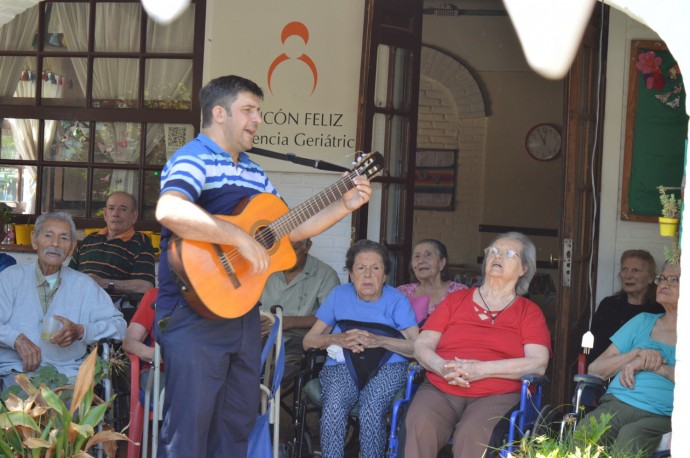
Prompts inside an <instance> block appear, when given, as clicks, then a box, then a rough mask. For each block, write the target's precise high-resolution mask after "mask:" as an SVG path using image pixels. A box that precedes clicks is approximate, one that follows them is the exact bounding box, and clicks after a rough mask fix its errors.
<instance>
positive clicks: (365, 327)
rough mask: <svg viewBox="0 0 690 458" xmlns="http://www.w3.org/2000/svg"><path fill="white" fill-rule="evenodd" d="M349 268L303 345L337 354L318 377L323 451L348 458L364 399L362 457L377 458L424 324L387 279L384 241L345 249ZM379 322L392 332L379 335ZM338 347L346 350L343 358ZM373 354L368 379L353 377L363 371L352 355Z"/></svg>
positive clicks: (328, 457)
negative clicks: (353, 417)
mask: <svg viewBox="0 0 690 458" xmlns="http://www.w3.org/2000/svg"><path fill="white" fill-rule="evenodd" d="M345 267H346V269H347V271H348V273H349V274H350V280H351V281H352V283H348V284H345V285H341V286H337V287H335V288H334V289H333V290H332V291H331V293H330V294H329V295H328V297H327V298H326V300H325V302H324V303H323V304H322V305H321V307H319V310H318V311H317V312H316V318H317V321H316V323H315V324H314V326H313V327H312V328H311V329H310V330H309V332H308V333H307V335H306V336H305V337H304V342H303V345H304V348H305V349H310V348H321V349H324V348H329V347H330V348H329V354H332V355H333V356H335V358H333V357H329V358H328V361H327V362H326V365H325V366H324V367H323V369H322V370H321V373H320V374H319V379H320V381H321V387H322V391H321V399H322V401H323V409H322V412H321V453H322V455H323V457H324V458H338V457H342V456H343V455H344V442H345V432H346V429H347V428H346V425H347V417H348V414H349V412H350V410H351V409H352V407H354V406H355V404H357V403H359V406H360V408H359V424H360V432H359V442H360V448H361V456H362V458H379V457H382V456H384V451H385V444H386V431H387V426H386V420H385V417H386V413H387V412H388V409H389V407H390V405H391V402H392V399H393V396H394V395H395V393H396V392H397V391H398V390H399V389H400V388H402V387H403V386H405V378H406V374H407V365H408V360H407V358H409V357H411V356H412V354H413V350H414V341H415V339H416V338H417V336H418V335H419V328H418V327H417V321H416V320H415V316H414V312H413V311H412V307H411V306H410V302H409V301H408V300H407V298H406V297H405V296H404V295H403V294H402V293H401V292H399V291H397V290H396V289H395V288H393V287H391V286H387V285H386V284H385V283H386V276H387V274H388V272H389V271H390V268H391V261H390V258H389V255H388V250H387V249H386V248H385V247H384V246H383V245H381V244H379V243H376V242H372V241H371V240H360V241H358V242H357V243H355V244H354V245H352V247H350V249H349V250H348V251H347V255H346V261H345ZM353 322H357V323H353ZM348 326H349V327H350V329H348ZM376 326H378V327H379V330H380V329H381V328H382V327H384V326H385V327H386V328H387V329H389V330H390V331H392V332H390V333H387V334H377V330H376V329H375V327H376ZM392 336H395V337H392ZM332 347H337V348H342V350H341V351H340V355H337V352H332V351H331V349H332ZM355 354H356V355H357V357H351V355H355ZM367 354H369V355H372V354H373V355H374V357H372V358H371V359H372V360H373V363H374V364H373V367H369V368H368V369H367V371H366V372H367V373H368V375H369V376H368V377H361V378H360V374H359V373H357V374H356V375H353V371H354V372H358V371H357V370H355V369H354V368H353V367H352V366H353V365H354V366H357V364H355V363H353V360H355V359H356V360H357V361H362V359H364V358H366V355H367ZM341 356H342V357H341ZM346 360H349V362H348V363H346ZM360 369H361V367H360ZM370 369H373V371H372V370H370Z"/></svg>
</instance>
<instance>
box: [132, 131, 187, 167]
mask: <svg viewBox="0 0 690 458" xmlns="http://www.w3.org/2000/svg"><path fill="white" fill-rule="evenodd" d="M193 138H194V126H192V125H191V124H170V123H166V124H147V126H146V158H145V161H144V163H145V164H148V165H165V162H166V161H167V160H168V159H169V158H170V156H172V155H173V154H175V151H177V150H178V149H180V148H181V147H183V146H184V145H186V144H187V143H188V142H189V141H191V140H192V139H193Z"/></svg>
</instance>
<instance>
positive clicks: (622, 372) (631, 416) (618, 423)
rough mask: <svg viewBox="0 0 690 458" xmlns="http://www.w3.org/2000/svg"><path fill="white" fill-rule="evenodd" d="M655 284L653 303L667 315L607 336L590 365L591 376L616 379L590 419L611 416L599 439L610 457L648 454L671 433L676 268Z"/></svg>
mask: <svg viewBox="0 0 690 458" xmlns="http://www.w3.org/2000/svg"><path fill="white" fill-rule="evenodd" d="M654 281H655V283H656V284H657V285H658V286H657V290H656V301H657V302H658V303H659V304H661V306H662V307H663V308H664V310H665V311H666V313H663V314H651V313H640V314H639V315H637V316H635V317H634V318H632V319H631V320H630V321H628V322H627V323H626V324H625V325H623V327H622V328H620V329H619V330H618V332H616V333H615V334H614V335H613V336H612V337H611V342H612V343H611V345H610V346H609V347H608V348H607V349H606V351H604V353H602V354H601V356H599V357H598V358H597V359H596V360H595V361H594V362H592V364H590V366H589V373H590V374H592V375H597V376H599V377H602V378H604V379H607V378H610V377H614V378H613V380H612V381H611V383H610V385H609V388H608V390H607V391H606V394H605V395H604V396H602V398H601V403H600V405H599V407H597V408H596V409H595V410H594V411H592V412H591V413H590V414H588V416H587V417H585V419H584V420H583V421H582V422H581V424H588V422H589V417H590V416H596V417H598V416H600V415H601V414H602V413H610V414H612V418H611V421H610V423H609V425H610V426H611V427H610V429H609V430H608V431H606V432H605V433H604V436H603V437H602V439H603V441H604V443H605V444H607V445H609V446H610V447H611V449H612V451H613V453H616V452H619V453H625V452H637V451H641V452H642V453H644V454H645V456H652V454H653V452H654V448H655V447H656V445H657V444H658V443H659V439H660V438H661V436H663V435H664V434H665V433H667V432H669V431H671V414H672V413H673V390H674V387H675V366H676V335H677V333H676V318H677V316H678V295H679V289H680V266H679V265H677V264H666V265H664V268H663V271H662V274H661V275H657V276H656V278H655V280H654Z"/></svg>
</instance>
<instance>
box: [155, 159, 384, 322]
mask: <svg viewBox="0 0 690 458" xmlns="http://www.w3.org/2000/svg"><path fill="white" fill-rule="evenodd" d="M382 170H383V157H382V156H381V154H380V153H378V152H374V153H369V154H367V155H366V156H364V157H363V158H361V159H360V161H359V162H358V163H357V164H356V165H355V167H354V169H353V170H352V171H350V172H349V173H348V174H347V175H346V176H343V177H342V178H341V179H340V180H338V181H337V182H335V183H333V184H332V185H331V186H329V187H328V188H326V189H324V190H323V191H321V192H319V193H318V194H316V195H315V196H313V197H311V198H309V199H308V200H307V201H305V202H303V203H302V204H300V205H299V206H297V207H295V208H293V209H292V210H289V209H288V207H287V205H285V202H283V201H282V200H281V199H280V198H279V197H276V196H275V195H273V194H269V193H261V194H257V195H255V196H252V197H250V198H248V199H244V200H243V201H242V202H241V203H240V204H239V205H238V206H237V208H235V210H234V212H233V214H232V215H229V216H227V215H216V217H218V218H220V219H223V220H225V221H229V222H231V223H232V224H234V225H235V226H237V227H239V228H240V229H242V230H243V231H245V232H246V233H248V234H250V235H252V236H253V237H254V239H255V240H256V241H257V242H259V243H260V244H261V245H262V246H263V247H264V248H266V250H267V251H268V254H269V267H268V269H267V270H266V271H264V272H262V273H261V274H251V273H250V272H251V263H250V262H249V261H248V260H247V259H245V258H244V257H243V256H242V255H241V254H240V252H239V251H238V250H237V249H236V248H235V247H233V246H230V245H218V244H214V243H209V242H199V241H196V240H189V239H183V238H180V237H177V236H176V235H173V236H172V237H171V239H170V243H169V246H168V262H169V263H170V268H171V269H172V270H173V273H174V274H175V277H176V278H175V279H176V281H177V283H178V285H179V287H180V290H181V292H182V295H183V296H184V298H185V300H186V301H187V302H188V303H189V305H190V306H191V307H192V309H193V310H194V311H195V312H196V313H198V314H199V315H201V316H203V317H205V318H210V319H219V318H237V317H240V316H242V315H244V314H246V313H247V312H249V311H250V310H251V309H252V308H253V307H254V306H255V305H256V303H257V302H258V300H259V297H260V296H261V292H262V291H263V289H264V286H265V285H266V281H267V280H268V277H269V275H271V274H272V273H274V272H280V271H283V270H286V269H289V268H291V267H292V266H294V265H295V262H297V256H296V255H295V251H294V250H293V249H292V245H291V244H290V240H289V239H288V235H289V234H290V232H292V231H293V230H294V229H296V228H297V227H299V226H300V225H301V224H302V223H304V222H305V221H307V220H308V219H309V218H311V217H312V216H314V215H316V214H317V213H319V212H320V211H321V210H323V209H325V208H326V207H328V206H329V205H331V204H332V203H333V202H335V201H337V200H338V199H340V198H341V197H342V196H343V195H344V194H345V193H346V192H347V191H349V190H350V189H352V188H353V187H354V181H353V180H354V178H355V177H357V176H360V175H365V176H367V177H368V178H372V177H374V176H375V175H377V174H378V173H380V172H381V171H382Z"/></svg>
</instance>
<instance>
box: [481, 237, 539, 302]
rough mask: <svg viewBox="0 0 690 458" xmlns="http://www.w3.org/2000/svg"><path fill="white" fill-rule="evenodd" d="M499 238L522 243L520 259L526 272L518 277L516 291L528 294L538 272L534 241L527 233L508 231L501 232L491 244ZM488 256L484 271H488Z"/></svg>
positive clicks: (484, 263) (483, 267) (483, 264)
mask: <svg viewBox="0 0 690 458" xmlns="http://www.w3.org/2000/svg"><path fill="white" fill-rule="evenodd" d="M499 239H513V240H516V241H518V242H520V245H522V249H521V250H520V253H519V255H520V260H521V261H522V267H524V268H525V269H526V270H525V273H524V274H522V275H521V276H520V278H518V281H517V286H516V287H515V291H516V292H517V293H518V294H520V295H522V294H527V291H529V284H530V282H531V281H532V278H533V277H534V274H535V273H536V272H537V249H536V248H535V246H534V243H532V241H531V240H530V239H529V238H527V236H526V235H525V234H522V233H520V232H506V233H505V234H501V235H499V236H498V237H496V238H495V239H493V240H492V241H491V245H493V244H494V243H495V242H496V241H497V240H499ZM486 258H487V257H486V256H484V262H483V263H482V272H486Z"/></svg>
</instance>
